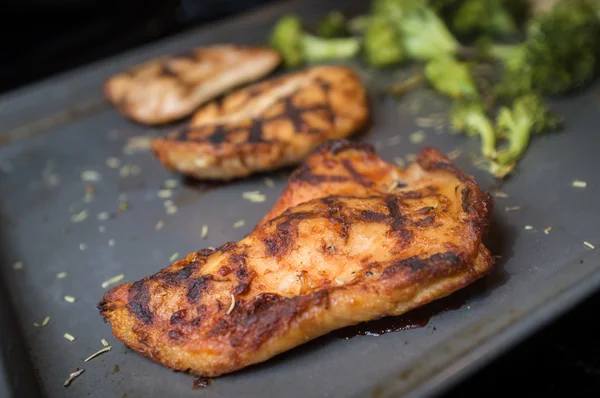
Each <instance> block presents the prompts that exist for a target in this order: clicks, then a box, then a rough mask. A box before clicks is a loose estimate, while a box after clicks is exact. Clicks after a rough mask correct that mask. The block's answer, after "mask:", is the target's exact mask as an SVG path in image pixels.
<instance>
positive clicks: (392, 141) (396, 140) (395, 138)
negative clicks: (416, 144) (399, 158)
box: [386, 135, 402, 146]
mask: <svg viewBox="0 0 600 398" xmlns="http://www.w3.org/2000/svg"><path fill="white" fill-rule="evenodd" d="M401 142H402V137H401V136H399V135H395V136H393V137H390V138H389V139H388V140H387V142H386V143H387V145H390V146H394V145H398V144H399V143H401Z"/></svg>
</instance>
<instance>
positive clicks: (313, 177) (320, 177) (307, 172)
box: [290, 163, 349, 185]
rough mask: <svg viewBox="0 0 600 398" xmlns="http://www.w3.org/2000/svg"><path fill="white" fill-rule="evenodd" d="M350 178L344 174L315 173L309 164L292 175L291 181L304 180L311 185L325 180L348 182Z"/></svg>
mask: <svg viewBox="0 0 600 398" xmlns="http://www.w3.org/2000/svg"><path fill="white" fill-rule="evenodd" d="M348 180H349V178H348V177H347V176H343V175H327V174H314V173H313V170H312V169H311V168H310V166H309V165H308V164H306V163H305V164H304V165H302V166H301V167H300V168H298V169H297V170H296V171H295V172H294V174H293V175H292V176H291V177H290V181H303V182H306V183H308V184H310V185H319V184H322V183H324V182H346V181H348Z"/></svg>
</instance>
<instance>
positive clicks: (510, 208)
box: [504, 206, 521, 211]
mask: <svg viewBox="0 0 600 398" xmlns="http://www.w3.org/2000/svg"><path fill="white" fill-rule="evenodd" d="M504 210H505V211H517V210H521V206H506V207H505V208H504Z"/></svg>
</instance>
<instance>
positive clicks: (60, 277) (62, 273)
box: [56, 271, 67, 279]
mask: <svg viewBox="0 0 600 398" xmlns="http://www.w3.org/2000/svg"><path fill="white" fill-rule="evenodd" d="M56 277H57V278H58V279H64V278H66V277H67V273H66V272H64V271H63V272H59V273H58V274H56Z"/></svg>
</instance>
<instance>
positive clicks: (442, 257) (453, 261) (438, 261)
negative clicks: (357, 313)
mask: <svg viewBox="0 0 600 398" xmlns="http://www.w3.org/2000/svg"><path fill="white" fill-rule="evenodd" d="M461 262H462V260H461V259H460V257H459V256H457V255H456V254H455V253H453V252H446V253H436V254H434V255H433V256H431V257H428V258H425V259H420V258H419V257H417V256H415V257H410V258H406V259H402V260H398V261H395V262H394V263H393V264H392V265H390V266H389V267H387V268H386V269H385V270H384V271H383V273H382V274H381V278H383V279H385V278H390V277H392V276H394V275H396V274H397V273H398V272H401V271H402V270H404V269H407V268H409V269H410V270H411V271H424V270H427V269H433V268H440V267H445V266H449V267H455V266H457V265H459V264H461Z"/></svg>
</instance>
